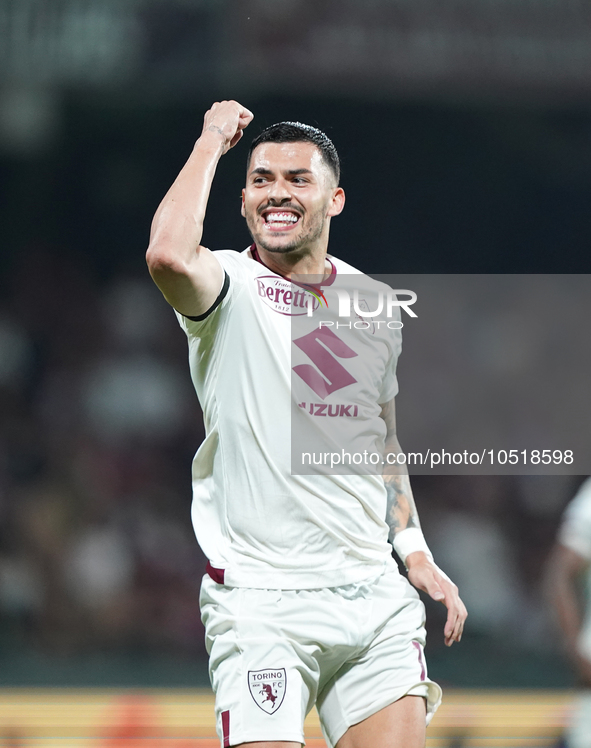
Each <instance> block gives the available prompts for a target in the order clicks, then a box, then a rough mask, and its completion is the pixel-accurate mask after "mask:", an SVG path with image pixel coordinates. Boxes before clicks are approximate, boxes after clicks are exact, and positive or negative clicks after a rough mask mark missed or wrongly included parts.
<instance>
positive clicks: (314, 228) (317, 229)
mask: <svg viewBox="0 0 591 748" xmlns="http://www.w3.org/2000/svg"><path fill="white" fill-rule="evenodd" d="M246 225H247V226H248V230H249V232H250V235H251V236H252V239H253V241H254V242H255V244H257V245H258V246H259V247H262V249H264V250H265V251H266V252H272V253H274V254H281V255H286V254H289V253H290V252H297V251H298V250H301V249H302V248H303V247H305V246H306V244H311V243H312V242H315V241H316V240H317V239H318V238H320V236H321V235H322V231H323V230H324V220H323V219H322V218H320V220H319V221H318V222H317V223H316V225H314V224H313V225H311V226H310V227H309V228H308V230H307V231H306V232H305V234H303V235H301V236H299V237H296V238H295V239H294V240H293V241H292V242H291V243H290V244H286V245H283V246H281V247H275V246H272V245H270V244H268V243H267V241H266V238H265V237H263V236H262V234H261V236H260V237H257V236H256V235H255V233H254V231H253V230H252V228H251V227H250V222H249V220H248V219H247V220H246Z"/></svg>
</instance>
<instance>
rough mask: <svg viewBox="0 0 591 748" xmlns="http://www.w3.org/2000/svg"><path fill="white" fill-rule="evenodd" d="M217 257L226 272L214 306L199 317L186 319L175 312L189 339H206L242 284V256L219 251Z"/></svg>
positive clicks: (216, 253)
mask: <svg viewBox="0 0 591 748" xmlns="http://www.w3.org/2000/svg"><path fill="white" fill-rule="evenodd" d="M215 256H216V258H217V260H218V261H219V263H220V265H221V266H222V270H223V271H224V279H223V281H222V287H221V289H220V292H219V294H218V296H217V298H216V300H215V301H214V302H213V304H212V305H211V306H210V307H209V309H208V310H207V311H206V312H204V314H201V315H199V316H198V317H186V316H185V315H184V314H181V313H180V312H177V310H176V309H175V310H174V313H175V315H176V318H177V320H178V323H179V325H180V326H181V328H182V329H183V330H184V332H185V333H186V335H187V336H188V337H196V338H200V337H204V336H205V335H206V334H207V333H206V331H207V330H210V329H211V328H212V327H215V326H216V322H218V321H219V318H220V317H221V316H222V314H223V311H224V310H225V309H227V308H228V306H229V305H230V304H231V300H232V297H233V296H234V294H235V292H236V288H237V286H239V285H240V284H241V281H242V278H241V274H240V268H239V262H237V258H239V257H240V254H239V253H238V252H234V251H233V250H217V251H216V252H215Z"/></svg>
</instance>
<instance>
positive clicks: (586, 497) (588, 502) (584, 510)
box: [565, 477, 591, 519]
mask: <svg viewBox="0 0 591 748" xmlns="http://www.w3.org/2000/svg"><path fill="white" fill-rule="evenodd" d="M565 516H566V518H567V519H572V518H573V517H582V516H585V517H587V518H589V519H591V477H589V478H587V479H586V480H585V481H584V482H583V483H582V484H581V486H580V488H579V490H578V491H577V493H576V494H575V497H574V498H573V499H572V501H571V502H570V504H569V505H568V506H567V508H566V512H565Z"/></svg>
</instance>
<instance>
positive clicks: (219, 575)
mask: <svg viewBox="0 0 591 748" xmlns="http://www.w3.org/2000/svg"><path fill="white" fill-rule="evenodd" d="M205 571H206V572H207V573H208V574H209V576H210V577H211V578H212V579H213V581H214V582H217V583H218V584H223V583H224V574H225V573H226V570H225V569H216V568H215V567H214V566H212V565H211V564H210V563H209V561H208V562H207V566H206V567H205Z"/></svg>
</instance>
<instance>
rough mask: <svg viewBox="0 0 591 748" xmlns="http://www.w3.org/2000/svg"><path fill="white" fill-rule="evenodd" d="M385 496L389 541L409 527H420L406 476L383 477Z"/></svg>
mask: <svg viewBox="0 0 591 748" xmlns="http://www.w3.org/2000/svg"><path fill="white" fill-rule="evenodd" d="M384 484H385V486H386V495H387V502H388V504H387V511H386V522H387V523H388V525H389V527H390V534H389V539H390V540H392V539H393V538H394V536H395V535H396V533H398V532H400V531H401V530H406V529H408V528H409V527H420V526H421V525H420V522H419V515H418V513H417V508H416V506H415V501H414V498H413V495H412V490H411V488H410V480H409V477H408V475H384Z"/></svg>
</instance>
